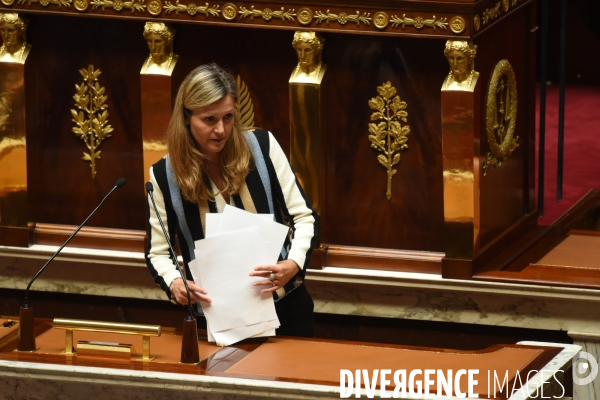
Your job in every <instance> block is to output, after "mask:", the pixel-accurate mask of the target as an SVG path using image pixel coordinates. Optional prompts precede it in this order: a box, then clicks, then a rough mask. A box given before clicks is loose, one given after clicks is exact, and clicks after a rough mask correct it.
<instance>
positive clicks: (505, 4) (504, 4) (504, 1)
mask: <svg viewBox="0 0 600 400" xmlns="http://www.w3.org/2000/svg"><path fill="white" fill-rule="evenodd" d="M509 8H510V4H509V3H508V0H502V9H503V10H504V12H507V11H508V9H509Z"/></svg>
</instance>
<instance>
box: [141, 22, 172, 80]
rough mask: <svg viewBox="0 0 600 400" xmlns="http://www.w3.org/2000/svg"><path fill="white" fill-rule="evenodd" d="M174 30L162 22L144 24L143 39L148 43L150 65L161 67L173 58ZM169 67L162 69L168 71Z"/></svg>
mask: <svg viewBox="0 0 600 400" xmlns="http://www.w3.org/2000/svg"><path fill="white" fill-rule="evenodd" d="M174 37H175V28H172V27H171V26H169V25H167V24H165V23H162V22H146V25H145V26H144V39H146V43H148V49H149V50H150V57H151V58H152V60H150V59H149V61H151V63H153V64H156V65H159V66H162V64H165V63H167V62H169V60H170V59H171V60H172V58H173V38H174ZM169 67H170V65H168V66H167V65H165V66H164V68H166V69H169Z"/></svg>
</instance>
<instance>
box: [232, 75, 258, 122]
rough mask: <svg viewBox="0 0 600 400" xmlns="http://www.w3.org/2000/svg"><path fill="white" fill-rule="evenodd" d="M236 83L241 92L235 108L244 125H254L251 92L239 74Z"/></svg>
mask: <svg viewBox="0 0 600 400" xmlns="http://www.w3.org/2000/svg"><path fill="white" fill-rule="evenodd" d="M235 83H236V85H237V87H238V92H239V96H238V101H237V102H236V103H235V109H236V111H237V113H238V115H239V117H240V122H241V123H242V125H243V126H246V127H252V126H254V106H253V105H252V99H251V98H250V92H249V91H248V87H247V86H246V84H245V83H244V81H243V80H242V78H241V77H240V76H239V75H238V76H237V78H236V80H235Z"/></svg>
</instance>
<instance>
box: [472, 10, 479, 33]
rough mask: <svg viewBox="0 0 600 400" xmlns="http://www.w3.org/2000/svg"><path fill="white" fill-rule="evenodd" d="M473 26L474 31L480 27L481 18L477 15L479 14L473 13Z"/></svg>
mask: <svg viewBox="0 0 600 400" xmlns="http://www.w3.org/2000/svg"><path fill="white" fill-rule="evenodd" d="M473 26H474V27H475V32H477V31H478V30H479V28H481V18H480V17H479V14H475V16H474V17H473Z"/></svg>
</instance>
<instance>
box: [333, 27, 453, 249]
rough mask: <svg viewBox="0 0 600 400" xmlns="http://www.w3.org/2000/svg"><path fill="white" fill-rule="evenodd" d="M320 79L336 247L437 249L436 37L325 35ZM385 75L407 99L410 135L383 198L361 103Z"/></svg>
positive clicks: (439, 66) (381, 175) (381, 174)
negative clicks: (388, 194)
mask: <svg viewBox="0 0 600 400" xmlns="http://www.w3.org/2000/svg"><path fill="white" fill-rule="evenodd" d="M327 40H328V41H327V42H326V47H325V50H324V55H323V58H324V62H325V63H326V64H327V65H328V71H327V73H326V75H325V79H324V82H323V84H322V90H323V94H322V95H323V103H324V104H325V105H326V106H325V107H326V111H325V112H324V116H325V129H324V132H325V135H326V149H325V151H326V158H327V160H328V165H327V178H326V181H327V182H326V185H327V190H328V192H327V203H326V215H327V218H328V220H327V221H322V228H321V229H322V230H325V237H327V239H328V242H329V243H331V244H336V245H349V246H362V247H381V248H390V249H406V250H425V251H443V250H444V246H443V222H444V216H443V187H442V161H441V125H440V118H439V109H440V92H439V91H440V87H441V85H442V82H443V80H444V78H445V76H446V73H447V68H448V67H447V62H446V60H445V58H444V55H443V46H444V42H443V41H428V40H417V41H414V40H413V41H411V40H408V39H395V38H394V39H392V38H377V39H375V38H365V37H362V36H348V35H330V36H328V39H327ZM388 80H389V81H391V83H392V85H393V86H394V87H396V89H397V90H398V94H399V95H400V97H401V99H402V100H403V101H406V103H407V109H406V111H407V112H408V125H409V126H410V129H411V131H410V134H409V139H408V150H406V151H403V152H402V155H401V158H402V159H401V161H400V163H399V164H398V165H396V169H397V170H398V173H397V174H396V175H395V176H394V177H393V180H392V198H391V200H389V201H388V200H387V198H386V185H387V175H386V170H385V168H383V167H382V166H381V165H380V164H379V163H378V161H377V156H378V154H380V153H378V152H377V151H375V150H374V149H371V147H370V142H369V139H368V135H369V133H368V132H369V131H368V123H369V122H370V116H371V113H372V110H371V109H370V108H369V106H368V101H369V100H370V99H371V98H373V97H375V96H377V87H378V86H380V85H382V84H383V83H384V82H386V81H388Z"/></svg>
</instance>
